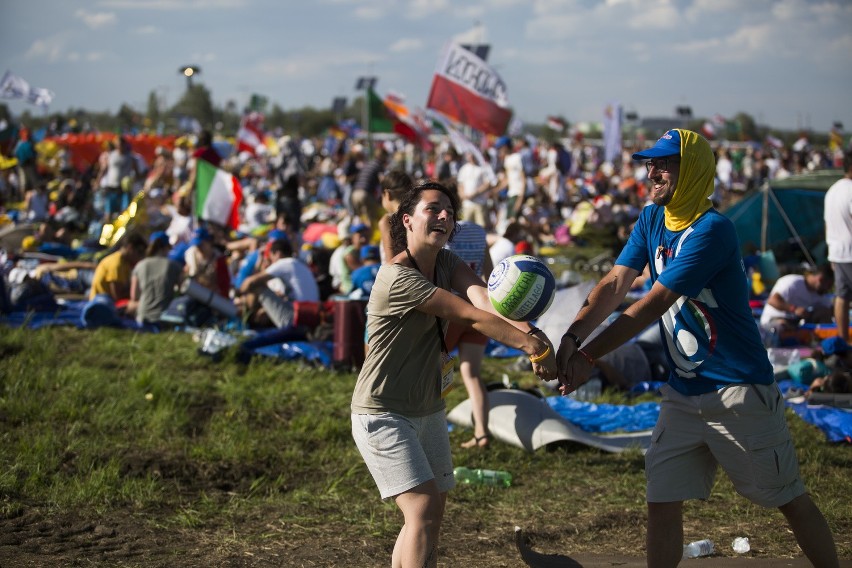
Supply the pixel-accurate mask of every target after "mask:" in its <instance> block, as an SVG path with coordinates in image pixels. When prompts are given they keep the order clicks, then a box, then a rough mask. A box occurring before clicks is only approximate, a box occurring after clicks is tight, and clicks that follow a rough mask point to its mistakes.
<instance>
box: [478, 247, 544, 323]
mask: <svg viewBox="0 0 852 568" xmlns="http://www.w3.org/2000/svg"><path fill="white" fill-rule="evenodd" d="M555 295H556V278H555V277H554V276H553V273H552V272H550V269H549V268H548V267H547V265H546V264H545V263H543V262H542V261H541V260H539V259H538V258H536V257H534V256H529V255H526V254H516V255H514V256H510V257H508V258H505V259H503V260H501V261H500V263H499V264H498V265H497V266H495V267H494V270H493V271H492V272H491V276H489V277H488V297H489V299H490V300H491V305H493V306H494V309H495V310H497V313H499V314H500V315H502V316H504V317H507V318H509V319H511V320H515V321H530V320H534V319H538V317H539V316H541V314H543V313H544V312H546V311H547V308H549V307H550V304H551V302H553V298H554V296H555Z"/></svg>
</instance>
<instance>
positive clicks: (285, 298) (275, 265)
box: [240, 239, 320, 329]
mask: <svg viewBox="0 0 852 568" xmlns="http://www.w3.org/2000/svg"><path fill="white" fill-rule="evenodd" d="M267 247H268V263H269V264H268V265H267V266H266V268H265V269H264V270H263V271H261V272H258V273H257V274H252V275H251V276H249V277H248V278H246V279H245V280H244V281H243V284H242V286H240V292H241V293H242V294H243V295H245V296H246V297H245V298H244V305H245V307H246V308H247V309H248V310H249V312H250V313H253V316H252V323H253V324H254V325H257V326H262V325H264V324H266V323H267V322H271V323H272V324H273V325H274V326H275V327H277V328H279V329H281V328H285V327H288V326H290V325H291V324H292V323H293V316H294V313H295V311H294V308H293V302H319V300H320V296H319V287H318V286H317V283H316V281H315V280H314V275H313V272H311V269H310V268H309V267H308V265H307V264H305V263H304V262H302V261H301V260H300V259H298V258H295V257H293V247H292V246H291V245H290V241H289V240H287V239H278V240H275V241H271V242H270V243H269V244H268V245H267ZM258 307H262V308H263V310H262V311H260V310H258Z"/></svg>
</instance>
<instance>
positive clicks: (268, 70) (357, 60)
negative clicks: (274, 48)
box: [254, 50, 385, 79]
mask: <svg viewBox="0 0 852 568" xmlns="http://www.w3.org/2000/svg"><path fill="white" fill-rule="evenodd" d="M384 59H385V57H384V56H383V55H377V54H375V53H372V52H368V51H358V50H349V51H345V52H336V51H334V52H327V53H313V54H299V55H294V56H292V57H285V58H279V59H268V60H266V61H261V62H259V63H258V64H257V65H255V66H254V69H255V73H260V74H269V75H272V76H273V77H283V78H287V79H304V78H308V77H311V78H313V77H320V76H322V75H324V74H326V73H328V72H330V71H332V70H337V69H339V68H341V67H342V68H345V69H347V70H351V68H352V67H357V66H366V65H372V64H375V63H377V62H379V61H383V60H384Z"/></svg>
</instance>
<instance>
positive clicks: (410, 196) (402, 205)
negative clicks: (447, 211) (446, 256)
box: [390, 181, 461, 256]
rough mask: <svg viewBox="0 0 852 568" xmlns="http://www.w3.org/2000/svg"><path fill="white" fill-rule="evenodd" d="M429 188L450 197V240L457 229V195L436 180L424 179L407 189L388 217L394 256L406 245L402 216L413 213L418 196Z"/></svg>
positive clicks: (406, 239)
mask: <svg viewBox="0 0 852 568" xmlns="http://www.w3.org/2000/svg"><path fill="white" fill-rule="evenodd" d="M429 189H436V190H438V191H440V192H441V193H443V194H444V195H446V196H447V197H448V198H449V199H450V205H451V206H452V208H453V211H454V212H455V217H454V220H453V230H452V232H451V233H450V240H452V239H453V237H454V236H455V234H456V231H457V230H458V225H457V224H456V223H455V221H457V220H458V215H459V209H460V207H461V204H460V203H459V197H458V195H457V194H456V193H453V192H452V191H451V190H450V189H449V188H447V187H446V186H445V185H443V184H440V183H438V182H436V181H426V182H423V183H421V184H419V185H416V186H414V187H412V188H411V189H410V190H408V191H407V192H406V193H405V195H403V196H402V199H401V200H400V202H399V209H397V210H396V213H394V214H393V215H391V217H390V234H391V249H392V250H393V254H394V256H396V255H398V254H399V253H401V252H402V251H404V250H405V249H406V247H407V246H408V236H407V234H406V232H405V225H403V224H402V216H403V215H405V214H408V215H413V214H414V209H415V208H416V207H417V204H418V203H420V196H421V195H422V194H423V192H424V191H426V190H429Z"/></svg>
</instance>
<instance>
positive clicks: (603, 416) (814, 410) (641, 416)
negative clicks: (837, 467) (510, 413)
mask: <svg viewBox="0 0 852 568" xmlns="http://www.w3.org/2000/svg"><path fill="white" fill-rule="evenodd" d="M790 386H793V382H792V381H782V382H781V383H780V384H779V387H780V388H781V391H782V392H786V390H787V389H788V388H790ZM546 400H547V403H548V404H549V405H550V407H551V408H553V410H555V411H556V412H557V413H559V414H560V415H561V416H562V417H563V418H565V419H566V420H568V421H569V422H571V423H573V424H575V425H576V426H578V427H580V428H582V429H583V430H585V431H586V432H597V433H603V432H616V431H622V432H637V431H641V430H647V429H651V428H653V427H654V424H656V422H657V417H658V416H659V412H660V405H659V404H658V403H656V402H645V403H640V404H637V405H634V406H627V405H617V404H594V403H591V402H581V401H578V400H575V399H573V398H570V397H564V396H551V397H548V398H547V399H546ZM787 406H788V407H790V408H791V409H792V410H793V411H794V412H795V413H796V414H797V415H798V416H799V417H800V418H801V419H802V420H804V421H805V422H808V423H809V424H813V425H814V426H816V427H818V428H819V429H821V430H822V431H823V432H825V436H826V439H827V440H828V441H829V442H847V443H852V411H849V410H845V409H842V408H834V407H831V406H825V405H809V404H808V403H807V402H791V401H789V400H788V401H787Z"/></svg>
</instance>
